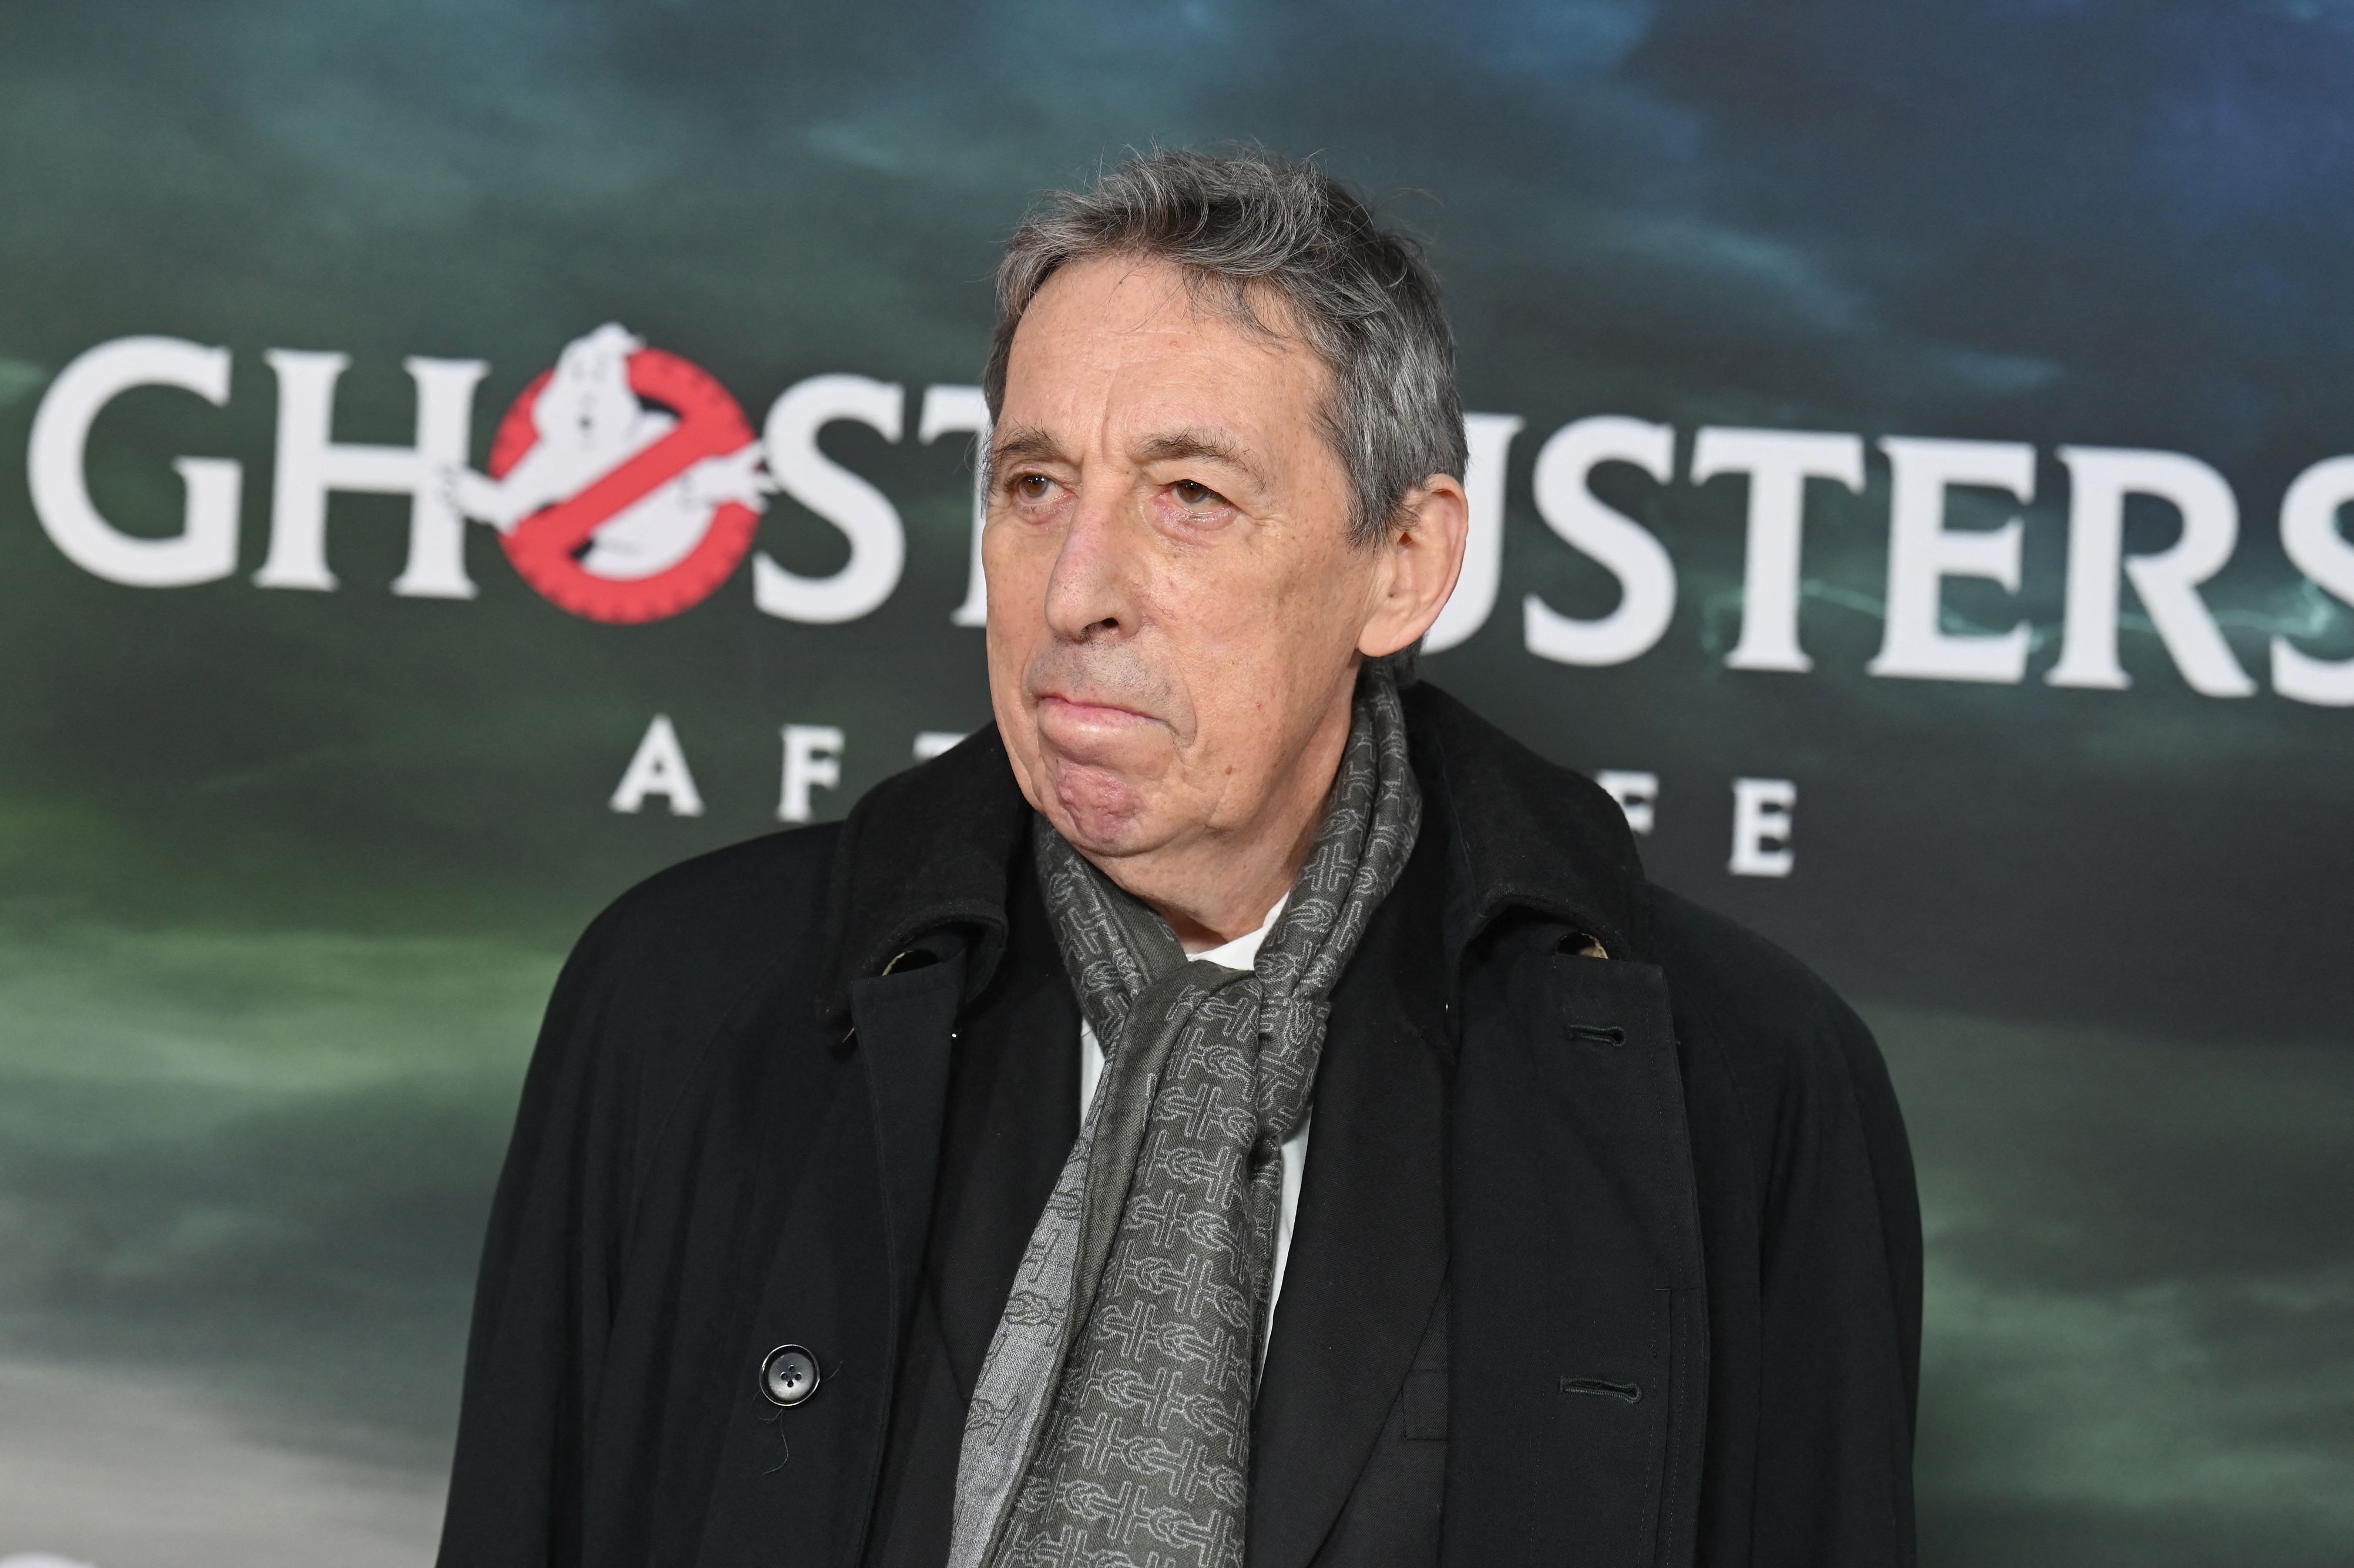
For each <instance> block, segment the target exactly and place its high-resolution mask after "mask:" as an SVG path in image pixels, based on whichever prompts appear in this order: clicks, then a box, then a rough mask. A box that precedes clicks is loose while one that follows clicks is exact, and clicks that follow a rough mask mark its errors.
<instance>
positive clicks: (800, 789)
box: [777, 724, 843, 822]
mask: <svg viewBox="0 0 2354 1568" xmlns="http://www.w3.org/2000/svg"><path fill="white" fill-rule="evenodd" d="M842 745H843V742H842V731H841V730H840V729H838V728H836V727H835V726H832V725H830V724H789V725H787V726H785V789H784V794H783V797H782V798H781V799H780V800H779V801H778V802H777V820H778V821H780V822H806V821H811V820H812V813H811V810H810V791H811V790H812V789H837V788H839V787H840V786H841V784H842Z"/></svg>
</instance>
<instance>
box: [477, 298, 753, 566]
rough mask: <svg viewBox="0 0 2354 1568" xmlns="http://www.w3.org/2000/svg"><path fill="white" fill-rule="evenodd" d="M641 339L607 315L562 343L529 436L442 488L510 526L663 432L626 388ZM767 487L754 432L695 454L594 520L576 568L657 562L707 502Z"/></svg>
mask: <svg viewBox="0 0 2354 1568" xmlns="http://www.w3.org/2000/svg"><path fill="white" fill-rule="evenodd" d="M643 347H645V340H644V339H642V338H640V337H635V336H632V335H631V334H630V333H629V332H628V331H626V330H625V329H623V328H622V327H621V326H620V325H619V324H618V323H612V322H608V323H605V324H604V325H603V326H600V327H599V328H598V329H597V330H596V331H594V332H592V333H589V334H586V335H585V336H581V337H577V338H575V339H573V340H572V341H571V342H570V343H568V344H565V345H564V352H563V353H562V354H561V355H557V360H556V373H555V374H554V375H552V376H549V377H548V378H547V385H546V386H545V387H541V388H540V389H539V396H538V397H535V398H534V399H533V400H532V405H531V422H532V427H533V428H534V429H536V430H537V431H538V432H539V440H537V441H535V443H533V446H532V449H531V450H529V451H527V452H525V454H524V455H523V459H522V461H519V462H517V463H516V464H515V465H514V467H513V468H511V469H509V470H507V471H506V474H505V476H504V478H501V479H493V478H491V477H490V476H488V475H487V474H480V473H475V472H473V471H472V470H469V469H454V470H452V471H451V472H450V474H449V476H448V488H449V493H450V498H451V501H452V502H453V503H455V504H456V506H457V508H458V510H460V511H461V512H462V513H464V514H466V515H467V516H469V517H472V518H477V519H479V520H481V521H482V522H484V523H488V524H491V525H492V526H493V527H494V528H496V529H498V531H499V532H500V533H502V534H506V533H511V532H513V531H514V526H515V524H518V523H521V522H522V521H523V520H524V519H525V518H526V517H528V516H530V515H531V514H533V513H535V512H537V511H538V510H539V509H540V508H542V507H544V506H550V505H553V504H555V503H557V502H559V501H566V500H569V499H570V498H571V497H573V496H575V495H578V494H579V493H581V492H582V491H583V490H586V489H588V486H589V485H591V484H593V483H595V482H597V481H598V480H600V479H602V478H604V477H605V476H606V475H607V474H609V473H610V472H612V471H614V470H615V469H617V468H619V467H620V466H621V464H623V463H625V462H627V461H629V460H630V459H631V458H633V457H635V456H636V455H637V454H638V453H640V452H642V451H643V450H646V448H648V447H650V446H652V445H653V444H654V443H655V442H656V441H658V440H662V439H663V437H664V436H666V435H668V434H670V432H671V431H672V430H673V429H675V428H676V427H677V425H678V420H677V418H675V417H674V416H673V415H670V414H667V413H664V412H663V411H662V410H660V409H658V408H647V407H645V406H644V405H643V404H642V403H640V402H639V401H638V395H637V394H636V393H635V392H633V391H631V388H630V356H631V355H633V354H635V353H637V352H638V350H640V349H642V348H643ZM775 488H776V482H775V481H774V480H772V479H770V478H769V475H768V473H767V472H766V471H763V470H762V468H761V466H760V444H759V443H758V441H749V442H747V443H746V444H745V445H744V446H743V447H741V448H739V449H738V450H735V451H732V452H722V453H720V454H719V455H718V456H716V457H707V458H705V459H703V460H702V461H699V462H696V463H694V464H692V465H690V466H689V467H688V468H687V469H686V471H684V472H683V473H680V474H678V475H677V476H676V477H674V478H673V479H671V480H669V481H667V482H664V483H663V484H660V485H658V486H656V487H655V488H654V489H652V490H651V491H649V492H647V493H645V494H644V495H642V496H640V497H639V498H638V499H637V500H636V501H633V502H631V503H630V504H629V505H627V506H625V507H623V508H622V509H621V510H620V511H619V512H616V513H615V514H613V515H612V516H610V517H609V518H607V519H606V520H605V521H604V522H602V523H600V524H598V525H597V530H596V532H595V533H593V534H591V535H589V536H588V550H587V552H586V553H584V554H583V555H582V556H581V557H580V566H581V569H583V570H584V571H588V572H590V573H592V574H594V575H595V576H598V577H616V578H620V579H623V580H629V579H633V578H638V577H652V576H653V575H654V574H655V573H657V572H663V571H667V570H669V569H670V568H671V567H674V566H676V565H678V563H679V562H681V561H683V560H684V559H685V558H686V556H687V555H688V553H689V552H690V551H692V550H693V549H694V548H695V546H696V545H698V544H700V543H702V540H703V535H704V532H705V529H706V528H707V527H709V525H710V522H711V514H712V512H713V510H714V509H715V508H716V507H718V506H721V505H723V504H725V503H728V502H734V503H737V504H738V505H742V506H748V507H750V508H751V509H752V510H753V511H755V512H765V511H766V510H768V493H769V491H772V490H774V489H775Z"/></svg>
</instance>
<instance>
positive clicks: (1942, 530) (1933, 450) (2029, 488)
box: [1865, 436, 2035, 682]
mask: <svg viewBox="0 0 2354 1568" xmlns="http://www.w3.org/2000/svg"><path fill="white" fill-rule="evenodd" d="M1880 447H1881V450H1882V451H1884V452H1886V453H1887V454H1888V463H1889V469H1890V486H1889V491H1890V495H1889V524H1888V630H1887V635H1886V636H1885V638H1884V639H1883V640H1882V642H1881V644H1880V652H1879V654H1878V655H1877V656H1876V657H1875V658H1873V660H1872V662H1871V663H1870V664H1869V665H1867V666H1865V668H1867V669H1868V670H1869V671H1871V673H1872V674H1875V675H1903V676H1910V677H1914V678H1916V679H1920V680H1928V681H1997V682H2012V681H2017V680H2019V679H2020V677H2021V676H2023V675H2025V674H2026V673H2027V643H2028V631H2027V625H2026V623H2025V622H2024V621H2021V622H2019V623H2018V624H2016V625H2014V626H2012V627H2011V628H2010V630H2008V631H2003V632H1999V633H1996V634H1994V635H1992V636H1975V635H1974V636H1962V635H1956V634H1954V633H1950V632H1947V631H1946V630H1944V629H1943V628H1942V626H1941V625H1940V624H1939V620H1940V615H1941V612H1942V610H1943V609H1944V604H1945V585H1946V578H1947V577H1984V578H1987V579H1988V580H1989V581H1991V582H1996V583H1999V584H2001V585H2002V586H2003V587H2004V588H2008V589H2009V590H2010V591H2011V592H2013V593H2017V592H2018V591H2019V546H2020V520H2019V518H2018V517H2017V516H2016V515H2013V516H2012V517H2011V519H2010V520H2009V522H2007V523H2005V524H2003V525H2002V526H2001V527H1999V528H1978V529H1961V530H1956V529H1950V528H1947V527H1946V491H1947V490H1949V489H1951V488H1952V487H1954V486H1956V485H1983V486H1986V487H1988V488H1989V489H1994V490H2006V491H2009V493H2011V494H2013V495H2015V496H2017V497H2018V498H2019V499H2020V500H2021V501H2032V500H2034V499H2035V449H2034V448H2033V447H2031V446H2025V445H2021V444H2020V443H2017V442H2012V441H1946V440H1920V439H1915V438H1912V437H1905V436H1890V437H1888V438H1886V439H1885V440H1882V442H1881V443H1880Z"/></svg>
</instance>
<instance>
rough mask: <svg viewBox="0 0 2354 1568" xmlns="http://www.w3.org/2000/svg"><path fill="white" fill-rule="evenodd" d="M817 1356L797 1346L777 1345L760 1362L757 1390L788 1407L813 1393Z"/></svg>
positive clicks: (815, 1383)
mask: <svg viewBox="0 0 2354 1568" xmlns="http://www.w3.org/2000/svg"><path fill="white" fill-rule="evenodd" d="M817 1381H818V1372H817V1357H815V1356H813V1355H811V1353H810V1352H809V1351H808V1350H806V1349H805V1348H803V1347H802V1346H800V1345H779V1346H778V1347H777V1348H776V1349H775V1350H773V1351H769V1354H768V1358H767V1359H766V1360H765V1361H761V1363H760V1393H761V1395H762V1397H764V1398H765V1399H767V1400H768V1402H769V1404H780V1405H783V1406H785V1407H787V1408H788V1409H790V1407H791V1406H793V1405H796V1404H800V1403H801V1401H802V1400H804V1399H807V1398H808V1397H809V1396H810V1395H811V1394H812V1393H816V1392H817Z"/></svg>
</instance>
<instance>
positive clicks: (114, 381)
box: [25, 337, 243, 588]
mask: <svg viewBox="0 0 2354 1568" xmlns="http://www.w3.org/2000/svg"><path fill="white" fill-rule="evenodd" d="M228 380H229V352H228V349H226V348H206V347H204V346H202V345H201V344H193V343H188V342H186V341H184V340H182V339H180V338H176V337H125V338H117V339H116V340H114V341H113V342H112V343H102V344H99V345H98V346H97V347H96V348H93V349H90V350H89V351H87V352H86V353H83V354H81V355H77V356H76V357H75V359H74V361H73V363H72V364H70V365H69V366H66V367H65V368H64V369H63V370H61V371H59V372H58V378H57V379H56V380H55V381H54V382H52V383H50V385H49V389H48V392H47V393H46V394H44V395H43V397H42V398H41V406H40V408H38V409H37V411H36V412H35V413H34V415H33V431H32V440H31V442H30V444H29V445H28V447H27V451H26V456H25V467H26V479H27V482H28V484H29V487H30V489H31V491H32V497H33V515H34V516H36V517H37V518H39V519H40V521H41V528H42V530H43V531H44V532H45V533H47V534H48V536H49V538H50V540H51V542H53V543H54V544H55V545H56V546H57V547H58V551H59V552H60V553H61V554H62V555H64V556H65V557H66V559H68V560H69V561H71V562H72V563H73V564H74V565H76V566H78V567H80V568H81V569H82V570H84V571H86V572H89V573H90V574H91V575H92V576H94V577H104V578H105V579H106V580H107V581H109V582H113V583H123V584H127V585H128V586H130V587H133V588H180V587H184V586H186V585H187V584H189V583H207V582H212V581H214V580H216V579H217V578H220V577H227V576H228V575H229V574H230V573H231V572H234V571H235V570H237V504H238V489H239V482H240V481H241V479H242V477H243V475H242V472H241V471H240V470H239V467H238V465H237V464H236V463H235V462H234V461H230V460H229V459H228V458H188V457H184V458H174V459H173V460H172V468H173V470H174V471H175V472H177V473H178V474H179V476H180V482H181V484H182V486H183V487H184V488H185V490H186V499H185V500H184V502H183V503H182V510H181V514H180V515H181V523H180V531H179V533H177V534H175V535H172V536H170V537H168V538H163V539H147V538H141V537H139V536H138V535H133V534H125V533H122V531H121V530H119V529H117V528H116V527H115V526H114V524H111V523H109V522H108V521H107V520H106V519H105V518H104V517H101V516H100V515H99V511H98V506H97V504H96V503H94V502H92V501H91V500H90V480H89V474H88V471H87V470H86V468H85V464H84V459H85V456H86V452H87V449H88V447H89V444H90V426H91V424H92V423H93V422H95V421H96V419H97V418H98V415H99V411H100V410H101V409H102V408H105V407H106V406H107V404H109V403H111V402H112V401H113V400H114V399H115V398H116V397H119V396H120V395H122V393H124V392H127V391H129V390H130V389H131V388H133V387H177V388H179V389H180V390H181V391H184V392H194V393H195V394H196V396H197V397H202V398H203V399H204V400H205V401H206V402H207V403H210V404H212V405H213V406H214V407H215V408H218V407H220V406H222V405H224V404H226V403H227V402H228Z"/></svg>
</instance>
